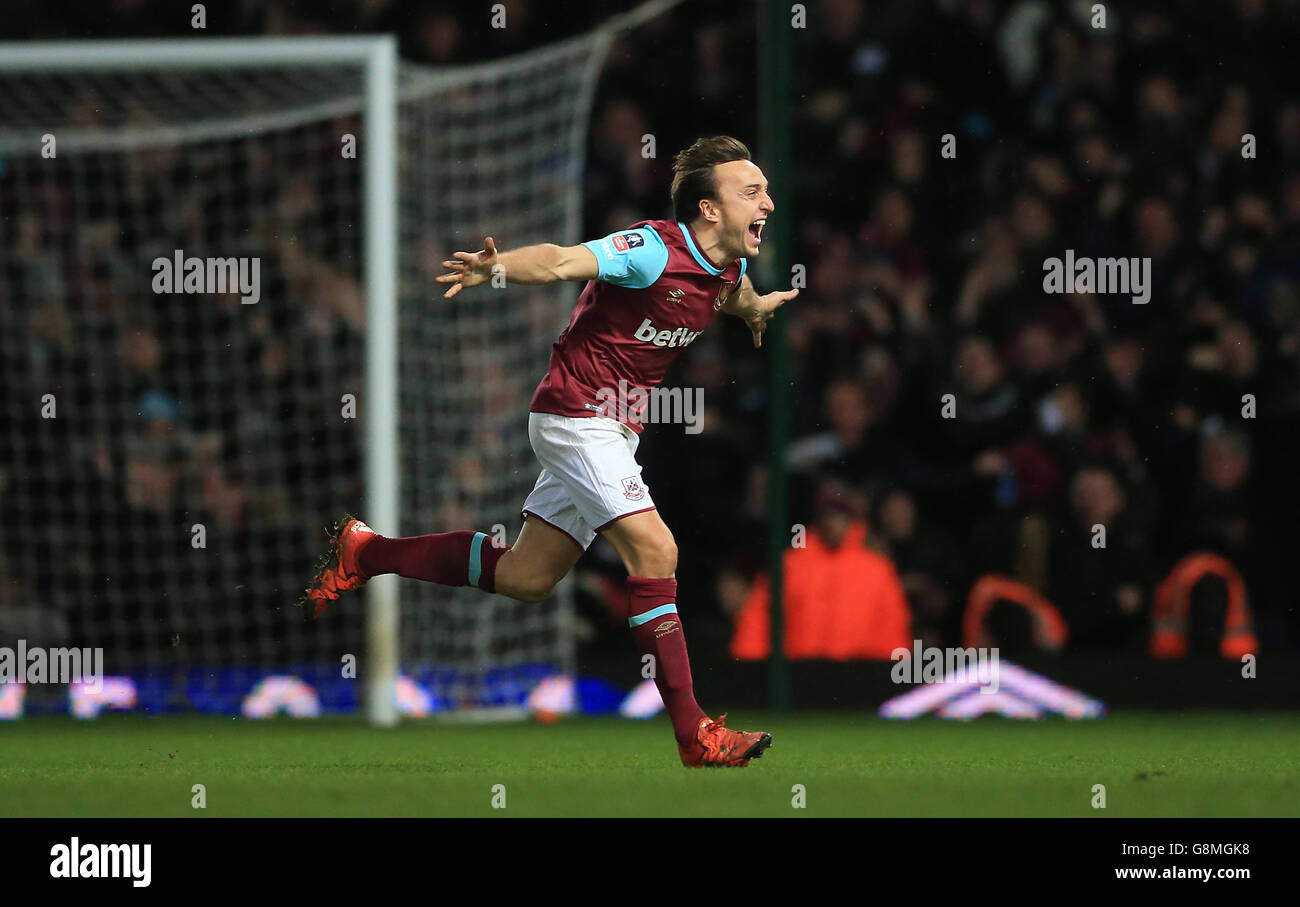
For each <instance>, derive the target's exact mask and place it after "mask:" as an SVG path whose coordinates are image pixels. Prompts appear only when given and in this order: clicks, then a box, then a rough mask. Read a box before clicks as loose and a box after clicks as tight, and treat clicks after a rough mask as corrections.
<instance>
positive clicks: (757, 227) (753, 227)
mask: <svg viewBox="0 0 1300 907" xmlns="http://www.w3.org/2000/svg"><path fill="white" fill-rule="evenodd" d="M766 226H767V218H766V217H761V218H759V219H758V220H756V221H754V222H753V223H752V224H750V225H749V235H750V236H752V237H754V242H755V243H762V242H763V228H764V227H766Z"/></svg>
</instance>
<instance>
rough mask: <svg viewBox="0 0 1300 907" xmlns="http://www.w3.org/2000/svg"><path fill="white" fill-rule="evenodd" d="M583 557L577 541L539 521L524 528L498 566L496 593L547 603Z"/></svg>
mask: <svg viewBox="0 0 1300 907" xmlns="http://www.w3.org/2000/svg"><path fill="white" fill-rule="evenodd" d="M580 557H582V548H581V547H579V546H578V544H577V543H576V542H574V540H573V539H572V538H571V537H570V536H569V535H567V534H566V533H564V532H562V531H561V530H559V529H556V528H555V527H554V526H551V525H548V524H547V523H545V522H543V521H542V520H539V519H529V520H526V521H525V522H524V528H523V530H522V531H521V532H520V533H519V538H517V539H515V544H514V546H513V547H511V548H510V549H509V550H507V551H506V552H505V553H504V554H503V555H501V559H500V560H499V561H497V565H496V591H497V593H498V594H500V595H508V596H509V597H510V598H517V599H520V600H521V601H526V602H540V601H544V600H545V599H546V598H547V596H549V595H550V594H551V590H552V589H554V588H555V584H556V583H558V582H559V581H560V580H562V579H563V578H564V577H565V575H566V574H567V573H568V572H569V571H570V570H572V569H573V565H574V564H576V563H577V562H578V558H580Z"/></svg>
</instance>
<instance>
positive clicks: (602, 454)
mask: <svg viewBox="0 0 1300 907" xmlns="http://www.w3.org/2000/svg"><path fill="white" fill-rule="evenodd" d="M528 440H529V441H530V442H531V443H532V445H533V453H535V454H536V455H537V460H538V462H540V463H541V464H542V474H541V475H539V476H538V477H537V484H536V485H534V486H533V490H532V492H531V493H530V494H529V495H528V500H526V501H524V506H523V516H524V519H529V518H536V519H539V520H541V521H542V522H543V523H547V524H549V525H551V526H553V527H555V528H556V529H559V530H560V531H561V532H563V533H564V534H565V535H567V536H569V538H571V539H573V541H574V542H575V543H576V544H577V545H578V547H580V548H582V549H583V550H584V551H585V550H586V549H587V547H588V546H589V545H590V544H591V543H592V542H593V541H594V540H595V538H596V533H597V532H599V531H600V530H602V529H604V528H605V527H606V526H608V525H609V524H610V523H612V522H614V521H615V520H618V519H622V518H623V517H625V516H631V515H632V514H634V513H642V512H644V511H646V510H654V509H655V504H654V501H652V500H651V499H650V489H649V488H647V487H646V485H645V483H644V482H642V481H641V466H640V464H638V463H637V461H636V456H635V455H636V448H637V445H638V444H639V443H640V441H641V438H640V436H639V435H638V434H637V433H636V432H634V431H633V430H632V429H630V428H628V427H627V426H626V425H624V424H623V423H621V422H619V421H618V420H616V419H611V418H609V417H608V416H584V417H574V416H557V415H553V414H551V413H529V414H528Z"/></svg>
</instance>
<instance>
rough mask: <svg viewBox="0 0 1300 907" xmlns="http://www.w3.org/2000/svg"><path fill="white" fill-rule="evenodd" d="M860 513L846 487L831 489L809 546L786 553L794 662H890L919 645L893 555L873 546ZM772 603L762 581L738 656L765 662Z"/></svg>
mask: <svg viewBox="0 0 1300 907" xmlns="http://www.w3.org/2000/svg"><path fill="white" fill-rule="evenodd" d="M858 511H859V505H858V504H857V503H856V502H855V501H854V500H852V497H851V495H850V494H849V492H848V491H847V490H846V489H844V488H843V487H840V486H835V485H829V484H828V485H824V486H823V487H822V490H821V492H820V493H819V496H818V501H817V522H816V525H815V526H812V527H809V529H808V532H807V538H806V539H805V545H804V547H792V548H791V549H790V550H789V551H787V552H786V554H785V566H784V572H785V576H784V580H785V583H784V588H785V595H784V604H783V611H782V614H783V620H784V627H785V653H786V655H787V656H788V657H790V658H829V659H835V660H845V659H852V658H872V659H888V658H889V654H890V652H892V651H893V650H894V649H896V648H899V647H903V648H909V647H910V646H911V645H912V636H911V614H910V611H909V609H908V604H907V599H906V597H905V596H904V594H903V587H902V584H901V583H900V582H899V579H898V574H897V573H896V572H895V570H894V566H893V564H891V563H890V562H889V559H888V558H886V557H884V556H882V555H880V554H878V553H876V552H874V551H872V550H871V549H869V548H868V547H866V544H865V541H866V531H867V527H866V523H865V522H864V521H863V520H862V519H861V517H860V516H859V512H858ZM768 601H769V586H768V582H767V579H766V577H760V578H759V579H758V580H757V581H756V582H755V583H754V587H753V589H752V590H751V591H750V593H749V596H748V597H747V598H746V599H745V602H744V604H743V605H742V606H741V609H740V612H739V614H737V615H736V630H735V635H734V636H733V637H732V641H731V654H732V655H733V656H735V657H736V658H742V659H755V658H766V657H767V655H768V654H769V652H770V651H771V635H770V634H771V629H770V616H769V612H768Z"/></svg>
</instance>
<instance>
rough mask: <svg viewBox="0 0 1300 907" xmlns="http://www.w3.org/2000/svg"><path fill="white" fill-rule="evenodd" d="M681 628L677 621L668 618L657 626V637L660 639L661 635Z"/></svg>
mask: <svg viewBox="0 0 1300 907" xmlns="http://www.w3.org/2000/svg"><path fill="white" fill-rule="evenodd" d="M680 628H681V627H680V625H679V624H678V623H677V621H675V620H666V621H664V622H663V623H661V624H660V625H659V626H657V627H655V639H658V638H660V637H661V636H667V635H668V634H669V633H672V632H673V631H674V630H678V629H680Z"/></svg>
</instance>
